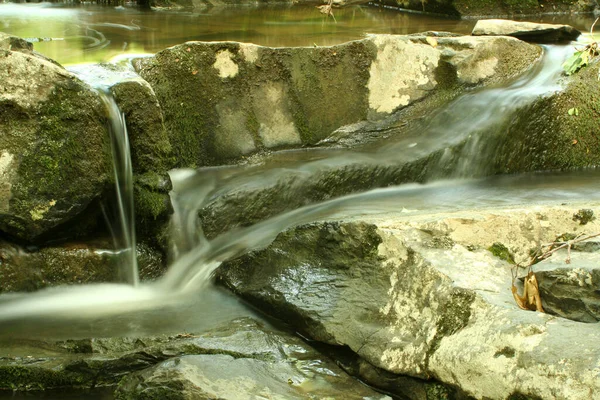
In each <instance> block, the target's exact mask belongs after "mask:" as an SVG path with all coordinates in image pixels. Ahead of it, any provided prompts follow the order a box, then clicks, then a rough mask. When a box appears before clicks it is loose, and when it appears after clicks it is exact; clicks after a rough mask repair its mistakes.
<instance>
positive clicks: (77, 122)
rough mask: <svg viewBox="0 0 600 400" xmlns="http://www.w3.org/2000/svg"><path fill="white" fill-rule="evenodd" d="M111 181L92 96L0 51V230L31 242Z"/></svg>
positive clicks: (42, 66) (21, 56)
mask: <svg viewBox="0 0 600 400" xmlns="http://www.w3.org/2000/svg"><path fill="white" fill-rule="evenodd" d="M19 43H20V42H19ZM25 48H26V49H28V47H27V46H26V47H25ZM111 175H112V173H111V158H110V145H109V138H108V133H107V129H106V110H105V107H104V105H103V103H102V101H101V100H100V97H99V95H98V94H97V93H96V92H94V91H93V90H92V89H91V88H90V87H89V86H87V85H86V84H84V83H83V82H81V81H80V80H79V79H77V78H76V77H75V76H74V75H72V74H71V73H69V72H67V71H66V70H64V69H63V68H62V67H59V66H57V65H55V64H52V63H50V62H48V61H46V60H43V59H40V58H38V57H36V56H35V55H31V54H27V52H20V51H11V50H0V230H2V231H3V232H5V233H6V234H8V235H11V236H13V237H16V238H19V239H22V240H28V241H34V240H36V238H38V237H39V236H40V235H42V234H43V233H45V232H48V231H49V230H51V229H52V228H55V227H57V226H58V225H60V224H63V223H65V222H66V221H69V220H70V219H72V218H73V217H74V216H76V215H78V214H79V213H81V212H82V211H83V210H84V209H85V208H86V207H87V206H88V205H89V204H90V203H91V202H92V201H93V200H94V199H97V198H99V197H100V196H101V195H102V193H103V192H104V190H105V188H106V187H107V185H108V183H109V182H110V177H111Z"/></svg>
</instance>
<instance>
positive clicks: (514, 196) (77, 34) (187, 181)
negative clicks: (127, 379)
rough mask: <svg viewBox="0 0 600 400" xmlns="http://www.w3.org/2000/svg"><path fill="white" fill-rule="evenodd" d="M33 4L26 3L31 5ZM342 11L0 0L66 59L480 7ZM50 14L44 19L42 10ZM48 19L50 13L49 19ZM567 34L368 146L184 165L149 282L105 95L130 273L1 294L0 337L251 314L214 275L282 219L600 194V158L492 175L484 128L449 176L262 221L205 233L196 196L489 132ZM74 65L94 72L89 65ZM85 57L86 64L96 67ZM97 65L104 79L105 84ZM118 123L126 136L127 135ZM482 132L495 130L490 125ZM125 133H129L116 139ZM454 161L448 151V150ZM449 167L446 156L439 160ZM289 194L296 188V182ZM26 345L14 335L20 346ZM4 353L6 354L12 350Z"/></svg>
mask: <svg viewBox="0 0 600 400" xmlns="http://www.w3.org/2000/svg"><path fill="white" fill-rule="evenodd" d="M24 10H25V11H24ZM336 19H337V21H338V23H337V24H335V23H333V22H332V21H331V20H327V19H325V18H323V16H321V15H320V14H319V13H318V12H317V11H316V10H315V9H313V8H312V7H311V8H301V7H275V8H223V9H217V10H212V11H211V12H206V13H201V12H200V13H185V12H141V11H136V10H134V9H127V8H122V7H119V8H112V7H106V8H100V7H90V6H85V7H78V8H68V7H67V8H65V7H57V6H49V5H27V6H23V5H14V4H0V30H2V31H4V32H8V33H12V34H16V35H20V36H23V37H30V38H39V37H41V38H54V39H62V40H51V41H48V42H44V41H42V42H38V43H36V44H35V47H36V50H37V51H39V52H41V53H43V54H45V55H47V56H49V57H52V58H55V59H56V60H58V61H59V62H62V63H65V64H71V63H82V62H99V61H106V60H108V59H110V58H112V57H113V56H115V55H118V54H127V53H140V52H143V53H148V52H150V53H152V52H155V51H158V50H160V49H162V48H164V47H167V46H170V45H174V44H178V43H181V42H184V41H186V40H241V41H248V42H254V43H258V44H262V45H270V46H281V45H288V46H290V45H313V44H318V45H329V44H335V43H341V42H344V41H347V40H351V39H358V38H361V37H363V36H364V34H365V33H367V32H371V33H412V32H417V31H425V30H451V31H454V32H458V33H467V32H469V31H470V30H471V28H472V26H473V22H472V21H453V20H447V19H434V18H430V17H423V16H415V15H404V14H398V13H396V12H394V11H387V10H380V9H371V8H362V7H354V8H349V9H345V10H339V11H337V13H336ZM36 21H38V22H39V21H44V24H40V23H36ZM42 25H43V26H42ZM570 52H572V48H571V47H569V46H550V47H546V48H545V51H544V57H543V59H542V60H540V62H539V63H537V64H536V65H535V66H533V67H532V69H531V70H530V71H529V72H528V73H526V74H525V75H524V76H522V77H520V78H518V79H516V80H515V81H514V82H513V83H512V84H510V85H508V86H505V87H492V88H487V89H482V90H475V91H472V92H469V93H467V94H465V95H463V96H460V97H459V98H457V99H456V100H455V101H453V102H451V103H450V104H449V105H448V106H446V107H444V108H443V109H440V110H432V114H431V116H430V118H424V119H423V120H424V121H426V122H423V123H421V124H419V125H418V126H416V127H414V128H411V129H409V130H408V131H403V132H402V134H397V135H395V136H393V137H392V138H391V140H389V141H387V142H386V143H385V145H381V144H378V143H374V144H371V145H369V146H366V147H365V148H363V149H361V151H359V152H357V151H354V152H350V151H348V150H339V149H338V150H335V149H333V150H319V149H316V150H313V151H296V152H281V153H276V154H274V155H273V156H272V157H270V158H267V159H266V160H265V161H264V162H263V163H262V164H261V165H257V166H232V167H223V168H207V169H201V170H175V171H172V172H171V178H172V181H173V187H174V190H173V193H172V201H173V206H174V210H175V212H174V215H173V225H174V230H173V233H172V238H173V242H174V250H173V251H174V255H175V257H174V262H173V263H172V265H170V266H169V269H168V272H167V273H166V274H165V276H164V277H163V278H161V279H159V280H157V281H155V282H151V283H140V284H137V279H138V278H137V269H136V267H135V264H136V263H135V259H134V258H133V259H132V255H133V254H134V252H133V251H131V249H132V248H133V247H134V245H135V237H134V234H133V232H134V230H133V225H132V222H131V221H132V220H133V214H132V211H131V209H130V207H131V203H130V200H128V193H130V192H131V186H130V183H127V180H128V179H129V180H130V179H131V175H130V174H131V172H130V171H129V172H127V166H128V165H129V166H130V161H127V157H128V152H127V151H126V150H125V149H126V142H127V141H126V137H127V136H126V131H125V128H124V123H123V122H124V121H123V119H122V115H121V114H120V112H119V111H118V110H117V109H116V108H115V105H114V103H113V102H111V100H110V99H107V107H108V108H109V110H111V113H112V115H113V117H112V122H113V124H112V130H113V133H115V134H116V135H117V139H114V140H113V142H114V143H115V144H116V145H117V147H116V148H117V150H115V157H116V159H115V165H116V166H117V168H116V170H115V174H116V176H117V177H118V181H119V182H121V183H120V184H119V186H118V188H117V192H118V193H120V197H121V199H120V201H119V204H121V205H120V209H121V212H120V213H119V217H118V218H113V221H114V223H113V224H112V226H113V227H114V229H115V238H116V243H115V245H116V247H117V248H119V249H123V252H122V254H123V257H124V261H123V263H122V264H123V277H122V281H123V282H128V284H126V283H107V284H96V285H85V286H68V287H55V288H50V289H46V290H42V291H39V292H36V293H26V294H22V293H13V294H6V295H2V296H0V327H1V328H0V338H1V339H3V340H11V339H12V338H15V337H18V338H23V337H26V338H40V339H66V338H69V339H71V338H83V337H92V336H95V337H107V336H121V335H135V336H143V335H152V334H156V333H178V332H192V331H195V332H197V331H201V330H204V329H209V328H210V327H214V326H216V325H218V324H221V323H223V322H226V321H228V320H230V319H231V318H234V317H236V316H242V315H250V314H252V311H250V310H248V309H246V308H245V307H244V306H243V305H241V304H240V303H239V301H238V300H236V299H235V298H234V297H233V296H231V295H229V294H227V293H224V292H223V291H222V290H220V289H218V288H215V287H214V286H212V285H211V283H210V277H211V274H212V272H213V271H214V270H215V268H216V267H218V265H219V264H220V262H222V261H223V260H226V259H228V258H231V257H234V256H237V255H240V254H243V253H245V252H248V251H250V250H252V249H256V248H260V247H262V246H266V245H268V244H269V243H270V242H271V241H272V240H273V239H274V238H275V236H276V235H277V234H278V233H279V232H281V231H282V230H284V229H286V228H289V227H291V226H294V225H298V224H302V223H308V222H312V221H316V220H321V219H327V218H346V219H351V218H359V217H368V218H377V217H381V218H383V217H386V218H387V217H390V216H391V215H394V214H396V215H403V216H406V215H411V213H413V214H415V213H427V212H432V211H435V212H438V211H440V212H441V211H453V210H457V209H472V208H485V207H497V206H513V205H520V204H531V203H560V202H569V203H575V202H582V203H583V202H584V201H593V200H600V193H599V192H598V191H597V181H598V178H599V177H600V173H599V172H598V171H596V170H587V171H577V172H570V173H563V174H554V173H536V174H527V175H518V176H502V177H494V178H477V179H475V178H473V177H474V176H475V177H477V176H482V175H485V170H486V165H485V160H484V159H482V158H481V157H478V156H477V155H478V154H480V153H481V148H480V145H481V143H482V141H479V140H472V141H470V142H469V143H470V145H469V146H466V150H465V152H464V154H462V155H461V157H462V162H461V163H459V165H458V166H456V167H455V169H454V171H453V172H452V173H451V174H450V176H452V177H454V179H452V180H439V181H433V182H431V183H427V184H408V185H402V186H398V187H390V188H385V189H376V190H372V191H369V192H366V193H358V194H353V195H349V196H345V197H341V198H337V199H332V200H329V201H327V202H323V203H320V204H313V205H309V206H306V207H303V208H300V209H297V210H293V211H290V212H288V213H285V214H281V215H279V216H275V217H273V218H270V219H268V220H265V221H262V222H260V223H257V224H255V225H253V226H250V227H247V228H242V229H237V230H235V231H232V232H226V233H224V234H222V235H220V236H218V237H216V238H213V239H211V240H207V239H206V238H205V237H204V235H203V234H202V229H201V227H199V225H198V219H197V214H198V210H199V209H200V208H202V207H204V206H205V205H207V204H209V203H210V202H211V201H213V200H214V199H215V198H217V197H218V196H220V195H223V194H225V193H229V192H232V191H234V190H241V189H243V188H254V189H257V188H261V187H269V186H271V185H273V184H275V182H277V181H278V180H279V179H281V178H282V177H285V176H290V175H297V176H298V177H301V178H302V179H310V178H311V177H312V176H314V174H316V173H318V172H319V171H323V170H326V169H331V168H339V167H343V166H346V165H354V164H372V165H381V166H390V165H398V164H402V163H404V162H409V161H411V160H415V159H417V158H419V157H421V156H423V155H425V154H429V153H430V152H432V151H435V150H443V149H445V148H447V147H449V146H452V145H453V144H456V143H458V142H460V141H462V140H464V139H466V138H469V137H474V138H477V137H479V136H478V135H482V134H485V131H486V130H488V129H489V128H490V127H492V126H494V125H495V124H502V123H504V122H505V121H506V120H508V119H510V118H511V115H512V113H513V112H514V110H515V109H516V108H517V107H518V106H522V105H523V104H526V103H528V102H531V101H532V100H533V99H535V98H536V97H537V96H540V95H544V94H548V93H551V92H553V91H556V90H560V87H559V85H558V78H559V76H560V64H561V63H562V60H564V58H565V57H566V56H567V55H568V54H569V53H570ZM72 71H74V72H75V73H78V74H80V75H81V76H82V78H84V79H88V80H90V79H91V80H92V81H93V80H94V79H93V73H92V74H91V78H90V73H89V72H90V68H86V67H83V68H82V67H80V66H74V67H73V68H72ZM86 71H87V73H85V72H86ZM100 81H101V80H100V79H98V82H96V86H102V84H101V83H99V82H100ZM119 135H120V136H119ZM481 137H484V136H481ZM118 138H120V139H118ZM442 163H443V160H442ZM439 168H440V169H442V168H444V165H440V166H439ZM286 195H290V196H293V195H294V193H287V194H286ZM13 350H14V349H13ZM0 356H2V354H0Z"/></svg>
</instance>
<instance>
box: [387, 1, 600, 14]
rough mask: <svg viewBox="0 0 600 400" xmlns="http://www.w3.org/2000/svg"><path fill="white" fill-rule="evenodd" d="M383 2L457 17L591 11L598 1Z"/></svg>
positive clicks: (392, 5) (388, 4)
mask: <svg viewBox="0 0 600 400" xmlns="http://www.w3.org/2000/svg"><path fill="white" fill-rule="evenodd" d="M381 3H382V4H384V5H386V6H391V7H400V8H404V9H409V10H415V11H418V12H429V13H436V14H446V15H450V16H454V17H482V16H485V17H505V16H507V17H509V16H518V15H544V14H572V13H591V12H592V11H593V10H594V7H595V6H596V3H595V2H594V0H580V1H563V0H547V1H544V2H539V1H538V0H488V1H479V0H428V1H422V0H402V1H398V2H396V1H391V0H382V2H381Z"/></svg>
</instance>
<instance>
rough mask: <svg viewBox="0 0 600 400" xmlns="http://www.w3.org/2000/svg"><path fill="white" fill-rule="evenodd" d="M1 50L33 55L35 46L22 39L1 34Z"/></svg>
mask: <svg viewBox="0 0 600 400" xmlns="http://www.w3.org/2000/svg"><path fill="white" fill-rule="evenodd" d="M0 50H6V51H20V52H22V53H25V54H32V53H33V44H31V43H29V42H28V41H26V40H25V39H22V38H20V37H17V36H12V35H8V34H6V33H4V32H0Z"/></svg>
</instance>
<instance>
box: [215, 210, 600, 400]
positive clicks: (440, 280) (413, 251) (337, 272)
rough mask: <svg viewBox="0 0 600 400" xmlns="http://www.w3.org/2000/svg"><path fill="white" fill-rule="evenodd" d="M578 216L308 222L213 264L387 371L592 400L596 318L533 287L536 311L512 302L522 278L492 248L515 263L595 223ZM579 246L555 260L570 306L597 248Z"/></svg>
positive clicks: (242, 288) (473, 214)
mask: <svg viewBox="0 0 600 400" xmlns="http://www.w3.org/2000/svg"><path fill="white" fill-rule="evenodd" d="M590 206H592V208H597V207H598V204H595V205H594V204H591V205H590ZM578 212H579V211H578V208H577V207H576V206H545V207H542V206H532V207H524V208H516V209H515V208H513V209H493V210H479V211H458V212H454V213H442V214H438V215H436V214H420V215H419V214H414V213H409V216H402V215H401V214H400V215H390V214H385V215H382V216H374V217H371V218H367V219H365V218H363V219H362V220H358V221H348V222H319V223H313V224H310V225H306V226H301V227H297V228H294V229H291V230H289V231H286V232H284V233H282V234H280V235H279V236H278V238H277V239H276V240H275V241H274V242H273V243H272V244H271V245H270V246H269V247H267V248H266V249H264V250H258V251H255V252H253V253H251V254H248V255H246V256H243V257H241V258H238V259H235V260H232V261H230V262H227V263H225V264H224V265H222V266H221V267H220V269H219V270H218V279H219V281H220V282H222V283H224V284H225V285H227V286H228V287H230V288H231V289H232V290H234V291H235V292H236V293H238V294H240V295H241V296H242V297H243V298H245V299H246V300H248V301H249V302H251V303H252V304H254V305H256V306H257V307H258V308H260V309H262V310H264V311H265V312H268V313H272V314H274V315H277V316H278V317H280V318H283V319H284V320H285V321H287V322H288V323H290V324H292V325H293V326H295V327H296V328H297V329H299V330H300V331H301V332H303V334H305V335H307V336H308V337H310V338H312V339H315V340H320V341H323V342H326V343H329V344H334V345H343V346H348V347H349V348H350V349H352V350H353V351H354V352H356V353H357V354H358V355H359V356H360V357H362V358H363V359H364V360H365V361H367V362H368V363H369V364H372V365H374V366H375V367H378V368H382V369H384V370H386V371H388V372H391V373H393V374H401V375H409V376H413V377H421V378H435V379H438V380H440V381H442V382H444V383H446V384H450V385H454V386H457V387H459V388H461V389H462V390H463V391H464V392H466V393H467V394H468V395H470V396H473V397H475V398H489V399H506V398H521V397H518V396H522V397H523V396H524V397H523V398H527V397H531V398H541V399H552V398H569V399H589V398H595V397H597V396H598V395H599V393H600V383H599V382H600V381H599V380H598V370H597V368H596V364H597V361H598V359H599V357H600V348H599V347H598V345H597V343H598V339H600V332H599V331H598V329H597V326H596V325H595V324H586V323H582V322H575V321H572V320H568V319H564V318H560V317H557V316H555V315H564V314H563V311H561V309H560V307H559V309H556V308H555V306H554V305H555V304H557V301H556V299H552V301H550V302H546V301H545V300H544V297H542V302H543V305H544V308H545V309H546V311H547V312H548V314H546V313H539V312H532V311H524V310H521V309H520V308H519V307H518V306H517V304H516V303H515V300H514V299H513V295H512V293H511V284H512V283H514V284H515V285H517V286H521V285H520V283H519V282H518V281H515V282H513V279H512V272H513V271H512V270H513V269H515V268H516V267H515V266H514V264H511V263H509V262H508V261H506V260H505V259H503V258H498V257H497V256H496V255H495V254H498V255H500V254H499V253H498V252H497V249H498V248H503V249H507V250H508V252H509V253H510V254H511V257H512V259H514V260H517V261H521V262H522V261H523V260H526V259H527V257H528V255H529V254H530V251H531V249H532V248H536V246H540V245H542V244H545V243H551V242H553V241H554V240H556V239H557V237H560V236H561V235H563V234H565V233H569V232H571V233H573V232H577V233H578V234H579V233H581V234H585V233H587V234H594V233H597V232H598V231H599V230H600V224H599V223H598V222H597V221H592V222H588V223H587V224H586V225H580V223H579V221H577V219H576V218H574V215H577V214H578ZM592 254H593V255H592ZM580 255H581V253H579V252H577V251H575V250H573V251H572V254H571V264H569V265H567V264H564V263H562V264H561V268H563V269H570V270H571V272H565V273H563V276H571V277H572V279H571V287H572V290H571V295H572V296H574V298H573V299H571V301H570V303H569V306H570V307H573V305H574V304H575V303H578V302H579V300H581V299H587V298H589V296H590V290H589V289H588V288H587V287H586V288H583V287H582V289H583V290H581V291H578V290H577V287H578V286H580V285H581V282H584V283H585V282H587V283H589V284H591V285H595V287H596V288H597V283H593V282H592V281H591V280H592V279H594V278H593V277H595V276H596V274H597V273H598V271H597V270H598V268H597V265H598V256H599V253H598V252H597V251H596V252H595V253H584V254H583V258H584V260H583V262H581V263H580V262H579V257H580ZM563 256H566V254H562V255H555V257H561V258H562V257H563ZM589 257H593V259H594V260H595V264H594V263H592V262H591V260H590V258H589ZM504 258H506V257H504ZM547 262H548V260H547V261H543V262H542V263H540V264H538V265H535V266H534V271H537V270H538V268H539V269H542V268H543V267H542V265H544V264H545V263H547ZM517 271H519V275H521V276H522V275H524V274H525V273H526V271H525V270H520V269H517ZM576 271H579V272H577V273H576ZM575 275H578V277H579V278H580V279H578V278H577V277H576V276H575ZM546 283H548V284H550V285H552V284H553V283H552V282H551V281H546V280H544V281H541V282H540V285H541V287H540V291H541V292H542V296H543V295H544V293H545V291H548V290H550V291H551V287H549V286H544V285H545V284H546ZM564 284H565V285H567V282H564ZM520 290H521V291H522V288H521V289H520ZM560 296H564V292H562V293H561V294H560ZM559 303H560V302H559ZM589 305H590V303H589V301H587V300H586V301H581V302H579V311H580V312H581V311H585V309H586V307H589ZM564 308H565V307H563V308H562V309H563V310H564ZM570 311H571V314H570V315H576V314H577V312H575V311H574V309H572V308H571V310H570ZM552 314H554V315H552Z"/></svg>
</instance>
